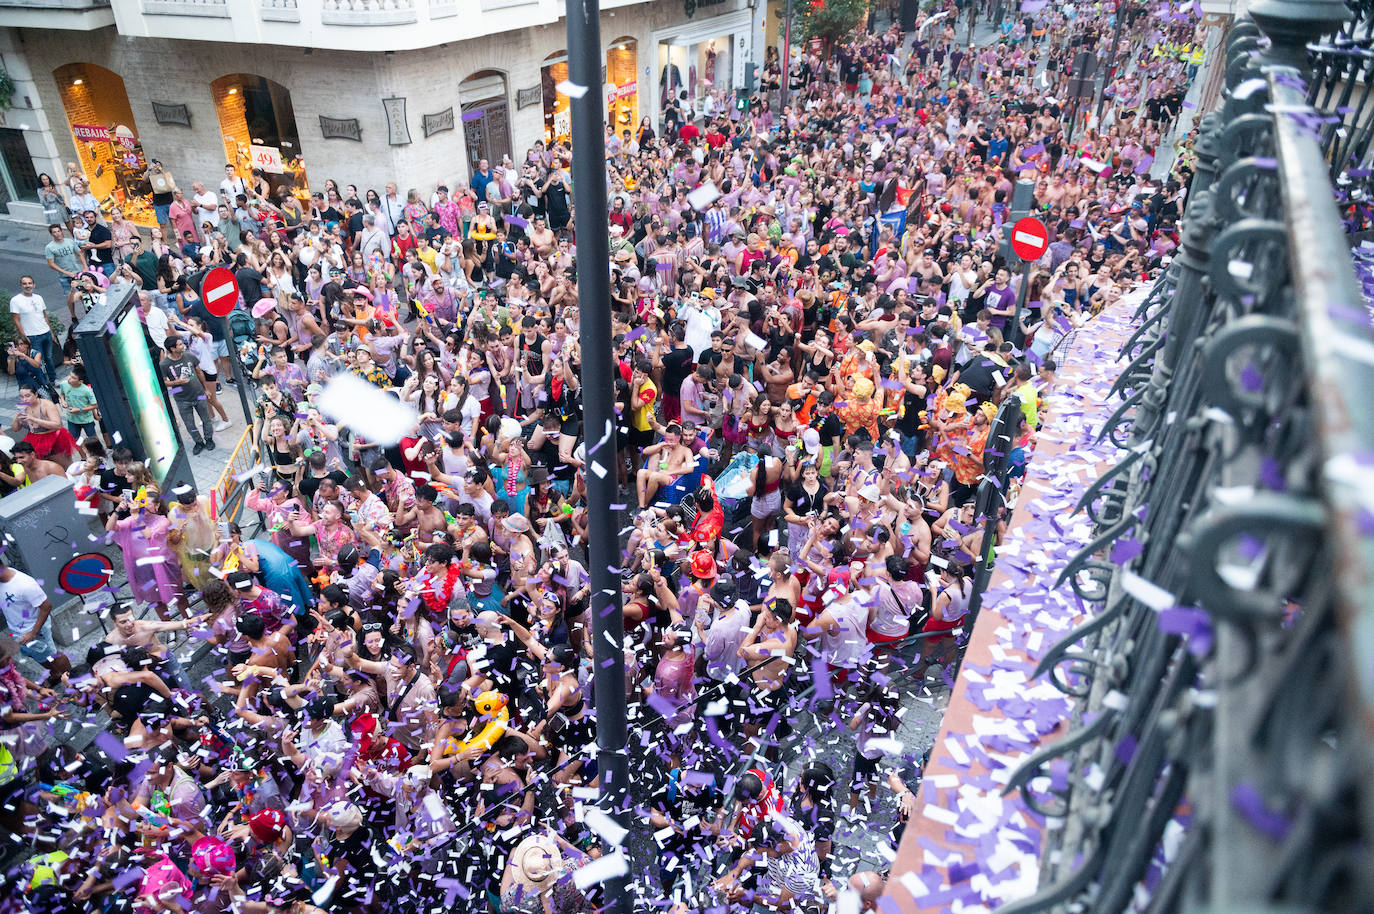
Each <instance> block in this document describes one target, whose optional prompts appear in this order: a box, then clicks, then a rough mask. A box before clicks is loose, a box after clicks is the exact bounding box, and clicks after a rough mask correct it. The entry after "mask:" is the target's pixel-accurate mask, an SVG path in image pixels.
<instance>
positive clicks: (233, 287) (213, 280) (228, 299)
mask: <svg viewBox="0 0 1374 914" xmlns="http://www.w3.org/2000/svg"><path fill="white" fill-rule="evenodd" d="M1017 224H1018V225H1019V224H1020V223H1017ZM200 297H201V298H203V299H205V310H206V311H209V312H210V313H211V314H213V315H214V316H215V317H227V316H228V315H229V312H230V311H233V310H234V305H236V304H238V301H239V286H238V283H236V282H235V281H234V274H233V273H232V272H231V271H230V270H229V269H228V268H227V267H216V268H215V269H213V270H211V271H210V274H209V275H208V276H206V277H205V281H204V282H202V283H201V284H200Z"/></svg>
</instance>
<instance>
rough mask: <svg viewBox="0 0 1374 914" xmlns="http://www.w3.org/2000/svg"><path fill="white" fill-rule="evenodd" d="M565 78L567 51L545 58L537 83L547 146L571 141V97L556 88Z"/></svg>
mask: <svg viewBox="0 0 1374 914" xmlns="http://www.w3.org/2000/svg"><path fill="white" fill-rule="evenodd" d="M567 78H568V52H567V51H559V52H557V53H556V54H550V55H549V56H548V57H547V58H545V60H544V66H543V68H542V69H540V71H539V83H540V85H541V86H542V88H543V91H544V143H545V145H548V146H552V145H553V144H554V143H571V142H572V99H570V98H568V96H566V95H564V94H563V93H562V92H559V91H558V89H557V86H558V84H559V83H561V82H564V81H565V80H567Z"/></svg>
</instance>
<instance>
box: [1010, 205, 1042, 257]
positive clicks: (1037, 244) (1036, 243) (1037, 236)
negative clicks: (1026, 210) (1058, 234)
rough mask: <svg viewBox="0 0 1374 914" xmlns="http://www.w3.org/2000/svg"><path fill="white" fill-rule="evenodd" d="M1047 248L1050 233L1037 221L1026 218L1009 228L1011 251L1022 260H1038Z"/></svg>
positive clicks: (1029, 217) (1031, 217) (1032, 218)
mask: <svg viewBox="0 0 1374 914" xmlns="http://www.w3.org/2000/svg"><path fill="white" fill-rule="evenodd" d="M1049 246H1050V233H1049V231H1048V230H1047V229H1046V228H1045V223H1043V222H1041V221H1040V220H1039V219H1036V218H1035V217H1033V216H1026V217H1025V218H1023V219H1017V220H1016V224H1015V225H1013V226H1012V227H1011V250H1012V253H1013V254H1015V255H1016V256H1017V257H1020V258H1021V259H1022V260H1039V259H1040V255H1041V254H1043V253H1045V251H1046V249H1047V248H1049Z"/></svg>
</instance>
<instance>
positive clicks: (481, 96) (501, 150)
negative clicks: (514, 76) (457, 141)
mask: <svg viewBox="0 0 1374 914" xmlns="http://www.w3.org/2000/svg"><path fill="white" fill-rule="evenodd" d="M506 99H507V95H506V76H505V74H504V73H500V72H498V71H496V70H482V71H480V72H477V73H474V74H472V75H471V76H469V77H468V78H467V79H465V80H463V81H462V82H461V83H459V84H458V107H459V108H460V109H461V110H462V112H463V143H464V145H465V146H466V147H467V152H468V168H469V169H471V170H472V171H476V170H477V163H478V162H480V161H481V160H482V159H486V160H487V161H488V162H490V163H491V164H492V165H498V164H500V162H501V157H502V156H510V155H512V153H511V147H510V106H509V104H508V102H507V101H506Z"/></svg>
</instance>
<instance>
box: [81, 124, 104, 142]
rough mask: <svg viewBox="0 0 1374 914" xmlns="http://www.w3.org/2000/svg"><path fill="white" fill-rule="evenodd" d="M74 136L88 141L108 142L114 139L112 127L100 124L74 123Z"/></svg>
mask: <svg viewBox="0 0 1374 914" xmlns="http://www.w3.org/2000/svg"><path fill="white" fill-rule="evenodd" d="M72 136H74V137H76V138H77V139H78V140H85V141H86V142H87V143H108V142H110V141H112V140H113V139H114V137H113V136H111V135H110V128H109V127H101V126H100V125H99V124H72Z"/></svg>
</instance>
